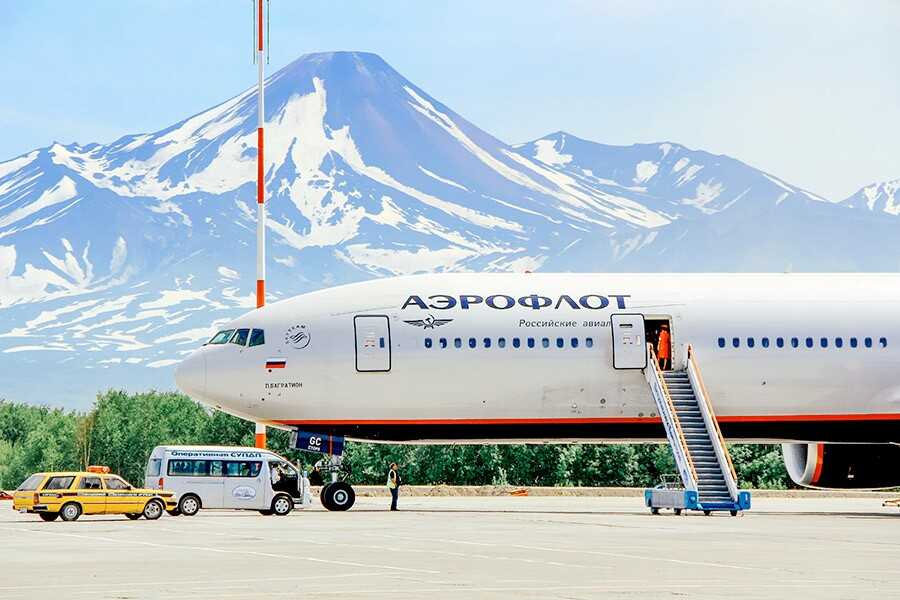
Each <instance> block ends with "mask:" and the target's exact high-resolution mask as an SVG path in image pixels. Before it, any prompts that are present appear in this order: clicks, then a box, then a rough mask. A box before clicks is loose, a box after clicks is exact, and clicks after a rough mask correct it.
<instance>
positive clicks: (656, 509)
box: [650, 506, 659, 515]
mask: <svg viewBox="0 0 900 600" xmlns="http://www.w3.org/2000/svg"><path fill="white" fill-rule="evenodd" d="M650 514H651V515H658V514H659V509H658V508H656V507H655V506H654V507H653V508H651V509H650Z"/></svg>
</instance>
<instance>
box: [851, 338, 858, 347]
mask: <svg viewBox="0 0 900 600" xmlns="http://www.w3.org/2000/svg"><path fill="white" fill-rule="evenodd" d="M857 346H859V342H858V341H857V339H856V338H855V337H852V338H850V347H851V348H856V347H857Z"/></svg>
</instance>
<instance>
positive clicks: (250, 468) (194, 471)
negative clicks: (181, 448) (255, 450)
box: [167, 460, 262, 477]
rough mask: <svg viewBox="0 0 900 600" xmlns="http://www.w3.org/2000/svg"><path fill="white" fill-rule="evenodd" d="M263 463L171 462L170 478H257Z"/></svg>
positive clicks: (219, 461)
mask: <svg viewBox="0 0 900 600" xmlns="http://www.w3.org/2000/svg"><path fill="white" fill-rule="evenodd" d="M260 468H262V463H261V462H259V461H255V460H254V461H245V460H240V461H239V460H225V461H222V460H170V461H169V469H168V473H167V474H168V475H169V476H178V475H182V476H189V477H256V476H257V475H259V470H260Z"/></svg>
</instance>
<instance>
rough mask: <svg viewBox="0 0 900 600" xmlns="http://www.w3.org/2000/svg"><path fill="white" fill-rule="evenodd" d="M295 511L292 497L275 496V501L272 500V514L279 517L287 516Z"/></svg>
mask: <svg viewBox="0 0 900 600" xmlns="http://www.w3.org/2000/svg"><path fill="white" fill-rule="evenodd" d="M293 509H294V501H293V500H291V498H290V496H285V495H284V494H282V495H280V496H275V499H274V500H272V512H273V513H275V514H276V515H277V516H279V517H283V516H285V515H286V514H288V513H290V512H291V511H292V510H293Z"/></svg>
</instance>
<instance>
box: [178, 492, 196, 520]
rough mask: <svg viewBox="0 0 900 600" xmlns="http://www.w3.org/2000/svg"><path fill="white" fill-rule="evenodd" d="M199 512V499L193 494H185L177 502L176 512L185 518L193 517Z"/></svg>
mask: <svg viewBox="0 0 900 600" xmlns="http://www.w3.org/2000/svg"><path fill="white" fill-rule="evenodd" d="M199 510H200V498H198V497H197V496H195V495H194V494H185V495H184V496H182V497H181V500H179V501H178V512H180V513H181V514H183V515H184V516H186V517H193V516H194V515H196V514H197V512H198V511H199Z"/></svg>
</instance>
